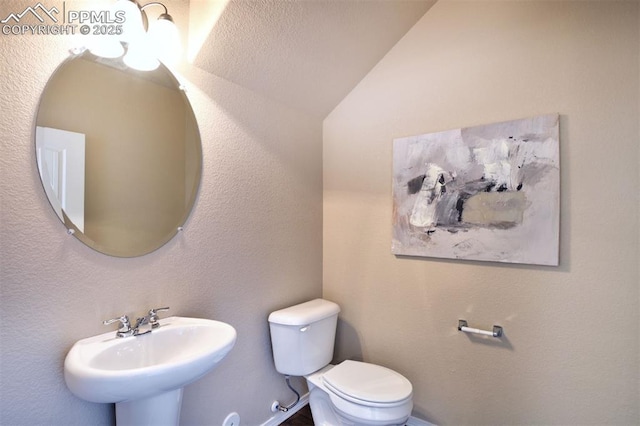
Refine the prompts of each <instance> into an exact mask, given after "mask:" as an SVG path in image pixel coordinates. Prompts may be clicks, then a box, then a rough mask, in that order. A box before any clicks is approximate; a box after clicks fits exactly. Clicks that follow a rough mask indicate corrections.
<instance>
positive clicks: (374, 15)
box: [189, 0, 435, 118]
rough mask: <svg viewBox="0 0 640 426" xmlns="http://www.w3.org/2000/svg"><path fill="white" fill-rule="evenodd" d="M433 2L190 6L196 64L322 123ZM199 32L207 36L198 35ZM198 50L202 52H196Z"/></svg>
mask: <svg viewBox="0 0 640 426" xmlns="http://www.w3.org/2000/svg"><path fill="white" fill-rule="evenodd" d="M434 3H435V0H409V1H407V0H231V1H222V2H221V1H218V2H204V1H191V11H190V32H200V35H197V36H198V37H199V40H196V39H197V38H198V37H192V35H193V34H191V33H190V37H189V39H190V40H189V42H190V45H191V46H190V49H193V44H194V43H193V40H196V43H195V44H196V46H195V47H196V48H195V50H192V52H191V56H192V58H191V60H192V62H193V64H194V65H196V66H197V67H200V68H202V69H204V70H206V71H208V72H210V73H213V74H215V75H217V76H219V77H222V78H224V79H226V80H229V81H231V82H234V83H236V84H238V85H241V86H243V87H245V88H248V89H250V90H253V91H255V92H257V93H260V94H261V95H263V96H265V97H267V98H270V99H272V100H275V101H277V102H281V103H283V104H285V105H288V106H290V107H292V108H296V109H301V110H304V111H307V112H308V113H309V114H312V115H315V116H319V117H321V118H324V117H325V116H326V115H327V114H328V113H329V112H331V110H332V109H333V108H334V107H335V106H336V105H337V104H338V103H339V102H340V101H341V100H342V99H343V98H344V97H345V96H346V95H347V94H348V93H349V92H350V91H351V90H352V89H353V88H354V87H355V86H356V85H357V84H358V82H359V81H360V80H361V79H362V78H363V77H364V76H365V75H366V74H367V73H368V72H369V71H370V70H371V69H372V68H373V67H374V66H375V64H376V63H377V62H378V61H379V60H380V59H382V57H383V56H384V55H385V54H386V53H387V52H388V51H389V50H390V49H391V47H393V46H394V45H395V44H396V43H397V42H398V40H400V39H401V38H402V36H404V34H406V32H407V31H408V30H409V29H410V28H411V27H412V26H413V25H414V24H415V23H416V22H417V21H418V20H419V19H420V18H421V17H422V16H423V15H424V14H425V13H426V11H427V10H428V9H429V8H430V7H431V6H432V5H433V4H434ZM203 28H204V32H203ZM198 47H199V49H198Z"/></svg>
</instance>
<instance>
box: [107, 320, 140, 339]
mask: <svg viewBox="0 0 640 426" xmlns="http://www.w3.org/2000/svg"><path fill="white" fill-rule="evenodd" d="M114 322H120V328H118V331H117V332H116V336H117V337H127V336H131V334H132V333H133V330H132V329H131V323H130V322H129V317H128V316H127V315H122V316H121V317H118V318H112V319H108V320H104V321H102V324H104V325H109V324H113V323H114Z"/></svg>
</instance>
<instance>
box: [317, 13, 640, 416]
mask: <svg viewBox="0 0 640 426" xmlns="http://www.w3.org/2000/svg"><path fill="white" fill-rule="evenodd" d="M639 33H640V28H639V11H638V3H637V2H566V1H564V2H486V1H485V2H476V1H471V2H459V1H441V2H439V3H437V4H436V5H435V6H434V7H433V8H432V9H431V10H430V11H429V12H427V14H426V15H425V16H424V17H423V18H422V19H421V20H420V21H419V22H418V23H417V24H416V25H415V26H414V27H413V29H412V30H410V31H409V32H408V33H407V35H406V36H405V37H404V38H403V39H402V40H401V41H400V42H399V43H398V44H397V45H396V46H395V47H394V48H393V49H392V50H391V51H390V52H389V53H388V54H387V55H386V56H385V58H384V59H383V60H382V61H381V62H380V63H378V65H377V66H376V67H375V68H374V69H373V70H372V71H371V72H370V73H369V75H368V76H367V77H365V78H364V79H363V80H362V81H361V82H360V84H359V85H358V86H357V87H356V88H355V89H354V90H353V91H352V92H351V94H350V95H349V96H347V97H346V98H345V99H344V100H343V101H342V102H341V103H340V104H339V106H338V107H337V108H336V109H335V110H334V111H333V112H332V113H331V114H330V115H329V116H328V117H327V118H326V119H325V122H324V131H323V138H324V159H323V170H324V245H323V246H324V259H323V271H324V278H323V281H324V283H323V294H324V296H325V297H326V298H328V299H331V300H334V301H336V302H337V303H339V304H340V305H341V306H342V309H343V310H342V313H341V321H340V329H339V341H338V349H337V353H338V358H340V359H342V358H346V357H356V358H358V357H360V358H364V359H365V360H367V361H372V362H376V363H380V364H384V365H387V366H390V367H392V368H394V369H397V370H398V371H400V372H402V373H403V374H405V375H406V376H407V377H408V378H410V379H411V381H412V382H413V385H414V391H415V409H414V414H415V415H416V416H418V417H421V418H423V419H427V420H429V421H430V422H433V423H437V424H442V425H445V424H456V425H460V424H487V425H496V424H572V425H578V424H580V425H585V424H594V425H595V424H598V425H601V424H621V425H622V424H626V425H629V424H638V422H640V412H639V405H640V398H639V391H638V377H639V373H640V372H639V365H640V359H639V350H638V338H639V333H638V326H639V325H640V324H639V316H638V311H639V297H638V296H639V295H638V287H639V274H638V264H639V250H638V245H639V237H640V233H639V226H638V221H639V215H638V205H639V203H638V201H639V200H638V197H639V189H640V186H639V180H638V158H639V156H638V148H639V145H640V143H639V124H638V114H639V100H640V98H639V95H638V94H639V87H638V86H639V79H638V76H639V65H638V61H639V40H640V37H639ZM554 112H558V113H560V114H561V119H560V135H561V136H560V138H561V141H560V145H561V147H560V151H561V154H560V155H561V242H560V249H561V254H560V266H559V267H536V266H525V265H506V264H499V263H488V262H486V263H485V262H469V261H466V262H465V261H455V260H439V259H428V258H422V259H421V258H400V257H394V256H393V255H392V254H391V251H390V248H391V214H392V199H391V181H392V179H391V175H392V169H391V165H392V163H391V158H392V157H391V154H392V140H393V139H394V138H396V137H402V136H410V135H417V134H422V133H428V132H435V131H441V130H447V129H453V128H459V127H464V126H473V125H479V124H484V123H492V122H498V121H504V120H509V119H517V118H524V117H530V116H534V115H539V114H545V113H554ZM459 318H463V319H466V320H467V321H468V322H469V324H470V325H472V326H476V327H480V328H491V326H492V325H493V324H500V325H502V326H503V327H504V330H505V337H504V338H503V339H501V340H499V341H498V340H492V339H489V340H488V341H487V340H485V339H479V338H474V337H470V336H468V335H465V334H462V333H460V332H458V331H457V329H456V326H457V321H458V319H459Z"/></svg>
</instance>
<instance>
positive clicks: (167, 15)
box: [140, 1, 173, 22]
mask: <svg viewBox="0 0 640 426" xmlns="http://www.w3.org/2000/svg"><path fill="white" fill-rule="evenodd" d="M149 6H162V8H163V9H164V13H163V14H161V15H160V16H159V17H158V19H167V20H169V21H171V22H173V18H172V17H171V15H169V10H168V9H167V6H165V5H164V4H162V3H160V2H159V1H152V2H151V3H147V4H145V5H144V6H140V10H141V11H142V10H144V9H146V8H147V7H149Z"/></svg>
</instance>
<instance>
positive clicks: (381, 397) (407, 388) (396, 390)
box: [322, 360, 413, 408]
mask: <svg viewBox="0 0 640 426" xmlns="http://www.w3.org/2000/svg"><path fill="white" fill-rule="evenodd" d="M322 381H323V383H324V385H325V386H326V388H327V390H329V391H331V392H332V393H334V394H336V395H337V396H339V397H341V398H343V399H346V400H347V401H351V402H354V403H356V404H360V405H364V406H368V407H381V408H391V407H396V406H399V405H403V404H405V403H406V402H407V400H410V399H411V397H412V393H413V388H412V386H411V382H409V380H407V379H406V378H405V377H404V376H402V375H401V374H399V373H397V372H395V371H393V370H391V369H388V368H386V367H382V366H380V365H375V364H369V363H366V362H359V361H350V360H347V361H344V362H342V363H341V364H338V365H336V366H335V367H334V368H332V369H331V370H329V371H327V372H326V373H325V374H323V376H322Z"/></svg>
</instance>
